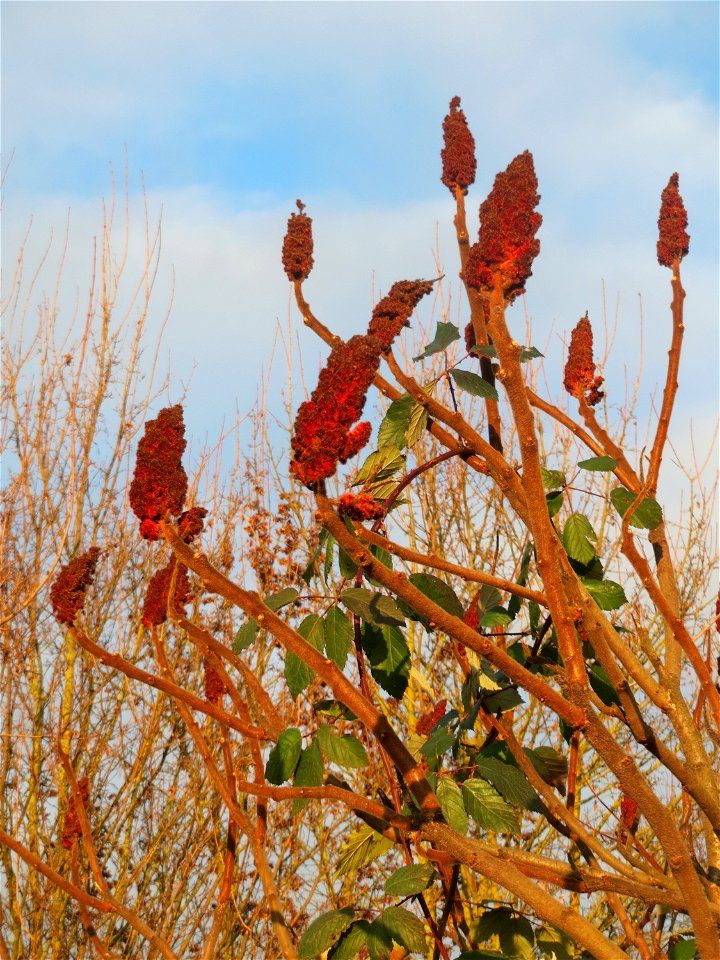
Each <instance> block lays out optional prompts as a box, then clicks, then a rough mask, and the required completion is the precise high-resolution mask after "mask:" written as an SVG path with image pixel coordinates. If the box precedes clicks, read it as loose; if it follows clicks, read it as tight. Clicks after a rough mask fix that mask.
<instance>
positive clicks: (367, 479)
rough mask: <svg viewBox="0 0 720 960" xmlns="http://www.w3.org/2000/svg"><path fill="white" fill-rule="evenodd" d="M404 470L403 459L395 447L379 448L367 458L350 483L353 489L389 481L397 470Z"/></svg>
mask: <svg viewBox="0 0 720 960" xmlns="http://www.w3.org/2000/svg"><path fill="white" fill-rule="evenodd" d="M404 468H405V457H404V456H403V455H402V453H401V452H400V450H399V449H398V448H397V447H396V446H392V445H391V446H387V447H380V448H379V449H378V450H375V451H374V452H373V453H371V454H370V456H369V457H368V458H367V460H366V461H365V463H363V465H362V467H360V469H359V470H358V473H357V476H356V477H355V479H354V480H353V482H352V485H353V486H354V487H358V486H360V484H362V483H379V482H380V481H381V480H389V479H390V478H391V477H392V476H394V475H395V474H396V473H397V472H398V470H403V469H404Z"/></svg>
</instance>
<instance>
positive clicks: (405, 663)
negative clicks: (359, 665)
mask: <svg viewBox="0 0 720 960" xmlns="http://www.w3.org/2000/svg"><path fill="white" fill-rule="evenodd" d="M361 638H362V647H363V650H364V651H365V654H366V656H367V658H368V660H369V661H370V672H371V673H372V675H373V677H374V678H375V680H376V682H377V683H378V684H379V685H380V686H381V687H382V688H383V690H384V691H385V692H386V693H389V694H390V696H391V697H394V698H395V699H396V700H402V698H403V696H404V695H405V690H406V689H407V685H408V677H409V676H410V649H409V647H408V645H407V640H406V639H405V637H404V635H403V634H402V632H401V631H400V630H398V629H397V627H380V628H376V627H373V626H371V625H370V624H367V623H365V624H363V627H362V633H361Z"/></svg>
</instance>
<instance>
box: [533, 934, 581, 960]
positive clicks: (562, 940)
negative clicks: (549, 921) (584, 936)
mask: <svg viewBox="0 0 720 960" xmlns="http://www.w3.org/2000/svg"><path fill="white" fill-rule="evenodd" d="M535 945H536V947H537V948H538V950H539V951H540V955H541V956H542V957H543V958H546V960H573V957H574V956H575V950H574V948H573V942H572V940H571V939H570V937H568V936H567V935H566V934H564V933H561V932H560V931H559V930H556V929H555V928H554V927H542V928H541V929H540V930H538V931H537V932H536V934H535Z"/></svg>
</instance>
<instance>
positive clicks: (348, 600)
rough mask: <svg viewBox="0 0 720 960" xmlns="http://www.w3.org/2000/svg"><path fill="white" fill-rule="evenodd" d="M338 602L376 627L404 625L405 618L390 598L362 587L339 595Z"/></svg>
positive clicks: (351, 588)
mask: <svg viewBox="0 0 720 960" xmlns="http://www.w3.org/2000/svg"><path fill="white" fill-rule="evenodd" d="M340 601H341V602H342V603H344V604H345V606H346V607H347V608H348V610H350V611H351V612H352V613H355V614H357V616H358V617H361V618H362V619H363V620H367V622H368V623H372V624H373V625H374V626H376V627H381V626H395V625H396V624H397V625H404V623H405V617H404V616H403V612H402V610H401V609H400V607H398V605H397V603H396V602H395V601H394V600H393V599H392V597H387V596H385V594H383V593H373V591H372V590H365V589H364V588H363V587H350V588H349V589H348V590H344V591H343V592H342V593H341V594H340Z"/></svg>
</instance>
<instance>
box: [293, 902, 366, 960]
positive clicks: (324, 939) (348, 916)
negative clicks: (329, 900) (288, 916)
mask: <svg viewBox="0 0 720 960" xmlns="http://www.w3.org/2000/svg"><path fill="white" fill-rule="evenodd" d="M354 918H355V911H354V910H353V909H351V908H350V907H345V908H344V909H343V910H330V912H329V913H324V914H322V916H320V917H317V918H316V919H315V920H313V922H312V923H311V924H310V926H309V927H308V928H307V930H306V931H305V933H304V934H303V935H302V937H300V943H299V944H298V957H299V958H300V960H312V958H313V957H319V956H320V954H321V953H324V952H325V951H326V950H328V949H329V948H330V947H331V946H332V945H333V944H334V943H336V941H337V940H339V939H340V937H341V935H342V934H343V933H344V932H345V931H346V930H347V928H348V927H349V926H350V924H351V923H352V922H353V919H354Z"/></svg>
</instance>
